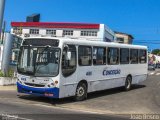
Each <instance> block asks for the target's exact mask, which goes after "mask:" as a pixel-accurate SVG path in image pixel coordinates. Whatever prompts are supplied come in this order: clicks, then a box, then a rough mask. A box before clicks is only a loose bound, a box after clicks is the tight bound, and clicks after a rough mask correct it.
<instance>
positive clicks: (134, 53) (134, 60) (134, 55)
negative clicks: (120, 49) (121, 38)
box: [130, 49, 138, 64]
mask: <svg viewBox="0 0 160 120" xmlns="http://www.w3.org/2000/svg"><path fill="white" fill-rule="evenodd" d="M130 63H131V64H138V50H137V49H130Z"/></svg>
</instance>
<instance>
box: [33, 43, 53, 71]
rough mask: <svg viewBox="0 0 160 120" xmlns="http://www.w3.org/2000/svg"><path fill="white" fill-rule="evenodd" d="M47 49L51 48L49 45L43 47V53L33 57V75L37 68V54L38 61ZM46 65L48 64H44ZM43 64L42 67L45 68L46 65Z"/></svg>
mask: <svg viewBox="0 0 160 120" xmlns="http://www.w3.org/2000/svg"><path fill="white" fill-rule="evenodd" d="M49 48H51V46H50V45H47V46H45V48H44V49H43V51H42V52H40V53H36V55H35V59H34V74H35V73H36V72H37V68H38V63H37V62H36V60H37V59H36V58H37V57H36V56H37V54H39V56H38V60H39V58H40V57H41V56H42V55H43V52H44V51H47V50H48V49H49ZM46 63H47V64H48V62H46ZM46 63H45V64H43V65H44V66H46V65H47V64H46Z"/></svg>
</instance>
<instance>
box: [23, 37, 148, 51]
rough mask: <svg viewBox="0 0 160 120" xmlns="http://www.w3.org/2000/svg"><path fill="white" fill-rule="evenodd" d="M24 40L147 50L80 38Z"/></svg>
mask: <svg viewBox="0 0 160 120" xmlns="http://www.w3.org/2000/svg"><path fill="white" fill-rule="evenodd" d="M24 39H56V40H60V44H64V43H67V44H75V45H86V46H90V45H91V46H101V47H105V46H106V47H121V48H139V49H147V46H142V45H131V44H122V43H115V42H104V41H98V40H97V41H95V40H93V41H92V40H88V39H81V38H79V39H78V38H75V39H73V38H67V37H66V38H61V37H28V38H24Z"/></svg>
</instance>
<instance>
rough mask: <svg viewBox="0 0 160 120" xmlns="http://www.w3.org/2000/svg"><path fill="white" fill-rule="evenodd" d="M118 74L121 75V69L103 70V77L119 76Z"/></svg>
mask: <svg viewBox="0 0 160 120" xmlns="http://www.w3.org/2000/svg"><path fill="white" fill-rule="evenodd" d="M117 74H121V70H120V69H116V70H103V75H104V76H106V75H117Z"/></svg>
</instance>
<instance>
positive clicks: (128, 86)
mask: <svg viewBox="0 0 160 120" xmlns="http://www.w3.org/2000/svg"><path fill="white" fill-rule="evenodd" d="M131 85H132V77H131V76H127V78H126V81H125V91H129V90H130V89H131Z"/></svg>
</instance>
